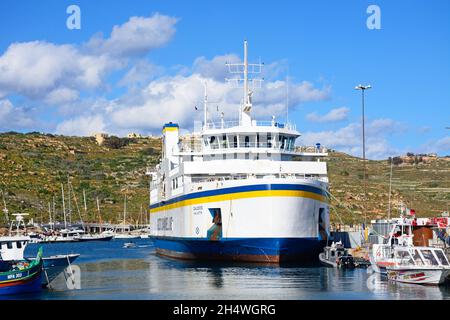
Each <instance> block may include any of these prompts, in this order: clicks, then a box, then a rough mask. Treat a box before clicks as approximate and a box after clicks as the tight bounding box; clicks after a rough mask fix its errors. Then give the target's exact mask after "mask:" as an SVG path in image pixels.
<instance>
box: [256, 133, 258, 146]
mask: <svg viewBox="0 0 450 320" xmlns="http://www.w3.org/2000/svg"><path fill="white" fill-rule="evenodd" d="M256 147H257V148H259V133H257V134H256Z"/></svg>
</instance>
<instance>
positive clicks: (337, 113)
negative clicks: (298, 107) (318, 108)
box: [306, 107, 350, 122]
mask: <svg viewBox="0 0 450 320" xmlns="http://www.w3.org/2000/svg"><path fill="white" fill-rule="evenodd" d="M349 111H350V109H349V108H347V107H342V108H336V109H332V110H330V111H329V112H328V113H327V114H324V115H323V116H321V115H319V114H317V113H316V112H312V113H309V114H307V115H306V119H308V120H309V121H312V122H335V121H342V120H346V119H347V117H348V113H349Z"/></svg>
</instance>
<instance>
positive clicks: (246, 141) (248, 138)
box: [244, 136, 250, 148]
mask: <svg viewBox="0 0 450 320" xmlns="http://www.w3.org/2000/svg"><path fill="white" fill-rule="evenodd" d="M244 145H245V147H246V148H248V147H249V146H250V137H249V136H245V144H244Z"/></svg>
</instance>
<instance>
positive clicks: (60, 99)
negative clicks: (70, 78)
mask: <svg viewBox="0 0 450 320" xmlns="http://www.w3.org/2000/svg"><path fill="white" fill-rule="evenodd" d="M78 96H79V94H78V91H76V90H73V89H69V88H58V89H55V90H53V91H51V92H50V93H48V94H47V96H46V97H45V102H46V103H47V104H50V105H59V104H63V103H68V102H72V101H75V100H77V99H78Z"/></svg>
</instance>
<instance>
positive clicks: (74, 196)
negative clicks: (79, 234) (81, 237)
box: [69, 182, 86, 231]
mask: <svg viewBox="0 0 450 320" xmlns="http://www.w3.org/2000/svg"><path fill="white" fill-rule="evenodd" d="M70 189H72V195H73V199H74V200H75V206H76V208H77V212H78V216H79V217H80V222H81V228H82V229H83V231H86V229H85V228H84V222H83V217H82V216H81V211H80V207H79V206H78V200H77V195H76V193H75V191H74V190H73V187H72V184H71V183H70V182H69V191H70Z"/></svg>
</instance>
